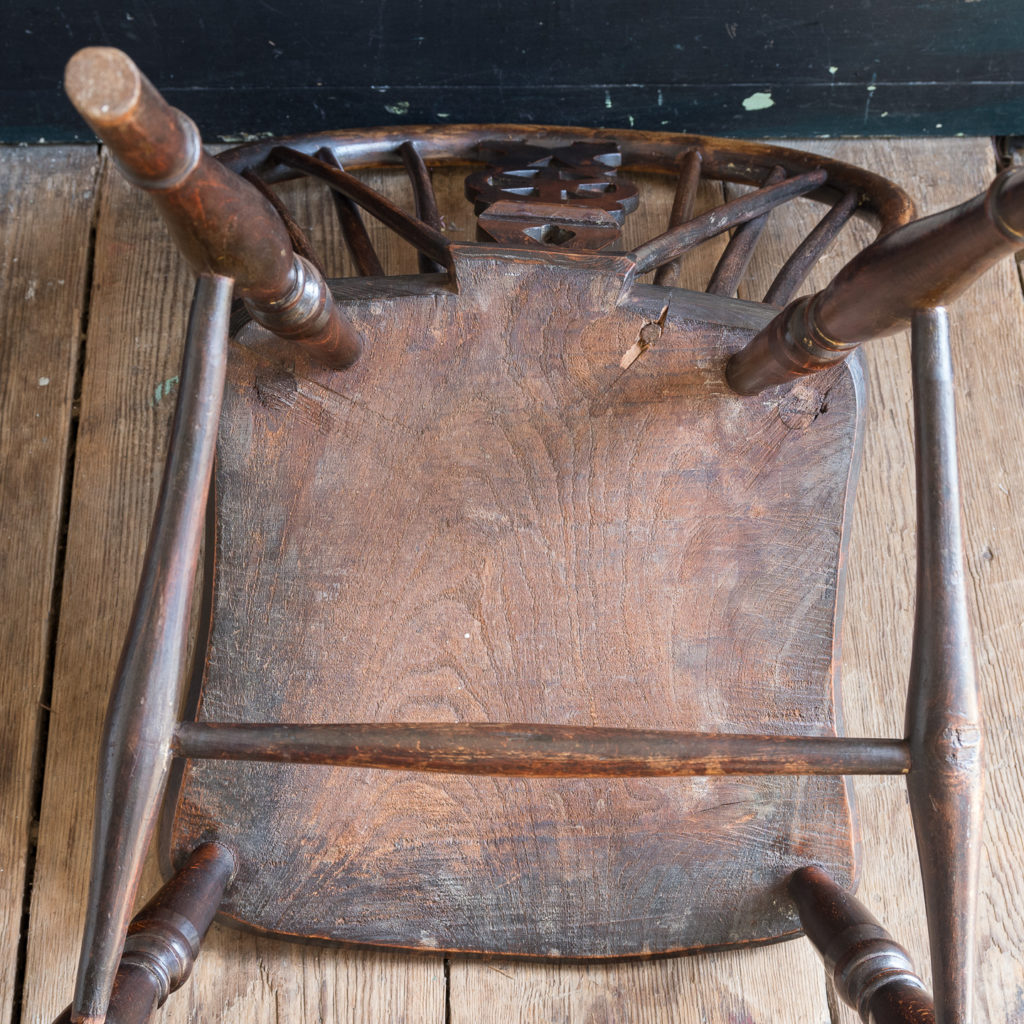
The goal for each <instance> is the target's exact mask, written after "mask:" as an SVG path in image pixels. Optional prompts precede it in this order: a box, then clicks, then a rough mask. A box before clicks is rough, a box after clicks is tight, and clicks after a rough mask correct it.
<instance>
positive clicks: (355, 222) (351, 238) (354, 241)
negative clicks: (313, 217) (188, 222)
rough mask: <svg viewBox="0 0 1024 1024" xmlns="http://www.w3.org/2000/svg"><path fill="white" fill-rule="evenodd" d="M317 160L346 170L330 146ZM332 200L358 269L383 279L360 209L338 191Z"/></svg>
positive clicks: (334, 191)
mask: <svg viewBox="0 0 1024 1024" xmlns="http://www.w3.org/2000/svg"><path fill="white" fill-rule="evenodd" d="M316 158H317V159H318V160H320V161H321V162H322V163H325V164H327V165H328V166H329V167H336V168H337V169H338V170H339V171H341V170H344V168H343V167H342V166H341V164H339V163H338V159H337V157H336V156H335V155H334V151H333V150H332V149H331V148H330V146H324V147H323V148H322V149H318V150H317V151H316ZM244 173H246V174H254V173H255V171H252V170H246V171H245V172H244ZM331 198H332V199H333V200H334V210H335V213H337V215H338V225H339V227H340V228H341V236H342V238H344V239H345V245H347V246H348V251H349V252H350V253H351V254H352V259H353V261H354V262H355V265H356V269H357V270H358V271H359V273H360V275H361V276H363V277H383V276H384V268H383V267H382V266H381V265H380V259H379V257H378V256H377V252H376V250H375V249H374V248H373V243H372V242H371V241H370V236H369V235H368V234H367V233H366V225H365V224H363V218H362V217H361V216H360V215H359V207H358V206H356V204H355V203H354V202H352V200H351V199H349V197H348V196H346V195H342V194H341V193H340V192H338V191H337V190H336V189H333V188H332V189H331Z"/></svg>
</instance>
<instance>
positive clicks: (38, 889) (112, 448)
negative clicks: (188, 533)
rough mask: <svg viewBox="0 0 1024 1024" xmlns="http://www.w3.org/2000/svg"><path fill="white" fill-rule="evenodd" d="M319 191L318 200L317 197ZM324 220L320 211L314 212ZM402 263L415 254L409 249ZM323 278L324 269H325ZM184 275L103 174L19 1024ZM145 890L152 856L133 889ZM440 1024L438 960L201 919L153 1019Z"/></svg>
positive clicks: (127, 591) (74, 897) (144, 484)
mask: <svg viewBox="0 0 1024 1024" xmlns="http://www.w3.org/2000/svg"><path fill="white" fill-rule="evenodd" d="M325 199H326V197H325ZM325 216H326V210H325ZM413 260H415V256H413ZM328 270H329V272H331V273H337V272H338V268H337V267H334V268H331V267H329V268H328ZM190 290H191V279H190V275H189V274H188V273H187V271H186V270H185V268H184V265H183V263H182V261H181V259H180V258H179V257H178V256H177V255H176V254H175V253H174V251H173V249H172V247H171V245H170V242H169V241H168V240H167V237H166V234H165V232H164V229H163V227H162V225H161V224H160V222H159V220H158V219H157V216H156V214H155V213H154V212H153V211H152V210H151V209H150V207H149V206H148V201H147V199H146V197H145V196H143V195H141V194H138V193H136V192H134V191H132V190H131V189H129V187H128V186H127V185H125V184H124V183H123V182H122V181H121V179H120V177H118V176H117V174H116V172H114V171H113V170H112V169H111V168H107V169H106V171H105V173H104V176H103V181H102V194H101V206H100V211H99V221H98V226H97V236H96V259H95V266H94V276H93V289H92V302H91V307H90V326H89V337H88V352H89V357H88V360H87V363H86V367H85V376H84V380H83V386H82V409H81V424H80V429H79V435H78V449H77V462H76V467H77V468H76V486H75V487H74V489H73V493H72V497H71V514H70V519H71V527H70V531H69V535H68V542H67V543H68V546H67V561H66V565H67V569H66V574H65V581H66V585H65V591H64V599H63V607H62V616H61V623H60V630H59V635H58V642H57V653H56V665H55V674H54V693H53V709H54V710H53V715H52V719H51V733H50V743H49V749H48V752H47V766H46V775H45V780H44V793H43V810H42V815H41V826H40V855H39V859H38V864H37V872H36V883H35V893H36V900H35V902H34V905H33V913H32V919H31V922H30V936H29V948H28V962H27V969H26V986H25V1001H24V1019H25V1020H32V1021H46V1020H49V1019H52V1017H53V1016H55V1015H56V1014H57V1013H58V1012H59V1011H60V1010H61V1009H62V1008H63V1006H64V1005H66V1004H67V1002H68V1000H69V999H70V996H71V992H72V989H73V984H74V973H75V968H76V964H77V957H78V943H79V940H80V935H81V926H82V920H83V908H84V892H85V886H86V881H87V878H88V869H89V846H90V842H91V835H92V815H93V792H94V786H95V771H96V752H97V749H98V743H99V736H100V731H101V725H102V720H103V714H104V709H105V705H106V700H107V695H108V692H109V688H110V685H111V680H112V678H113V673H114V669H115V666H116V662H117V658H118V655H119V652H120V646H121V643H122V640H123V636H124V631H125V629H126V626H127V621H128V616H129V614H130V611H131V603H132V600H133V598H134V593H135V588H136V584H137V580H138V573H139V570H140V566H141V559H142V554H143V549H144V546H145V543H146V537H147V534H148V530H149V524H150V519H151V516H152V513H153V508H154V504H155V501H156V496H157V490H158V487H159V481H160V474H161V471H162V464H163V458H164V452H165V447H166V443H167V437H168V433H169V429H170V423H171V416H172V412H173V406H174V399H175V395H176V384H177V375H178V369H179V360H180V354H181V345H182V341H183V339H184V330H185V319H186V315H187V310H188V296H189V292H190ZM158 884H159V879H158V874H157V871H156V868H155V861H154V862H152V863H151V864H150V866H149V869H148V871H147V876H146V879H145V880H144V882H143V885H142V888H141V893H140V897H141V898H144V897H146V896H148V895H149V894H150V893H152V892H153V891H154V890H155V889H156V887H157V885H158ZM232 1008H238V1009H239V1013H240V1014H241V1015H242V1016H244V1017H245V1018H246V1019H248V1020H253V1021H276V1020H278V1019H287V1020H290V1021H297V1022H298V1021H303V1020H314V1019H332V1020H334V1019H342V1020H351V1021H353V1022H357V1021H362V1020H367V1019H379V1020H424V1021H440V1020H441V1019H442V1018H443V1011H444V978H443V971H442V969H441V964H440V961H439V960H438V959H437V958H433V959H430V958H418V959H402V958H394V957H391V958H389V957H382V956H380V955H376V954H365V953H359V954H352V953H346V952H343V951H337V950H331V951H326V950H318V949H313V948H300V947H295V946H284V945H281V944H277V943H270V942H267V941H265V940H261V939H258V938H255V937H254V936H251V935H242V934H239V933H236V932H228V931H226V930H225V929H220V928H216V927H215V928H214V929H212V931H211V933H210V936H209V937H208V940H207V943H206V949H205V951H204V953H203V955H202V956H201V957H200V958H199V962H198V965H197V968H196V971H195V973H194V974H193V976H192V978H191V979H190V980H189V982H188V983H187V984H186V986H185V987H184V988H183V989H182V991H180V992H179V993H177V994H176V995H175V996H174V997H173V998H172V999H170V1000H169V1001H168V1003H167V1004H166V1007H165V1009H164V1011H163V1014H162V1017H161V1019H162V1020H164V1021H185V1020H189V1019H193V1017H194V1016H195V1015H198V1016H199V1017H200V1018H202V1019H207V1020H214V1019H220V1018H222V1016H224V1015H227V1016H231V1014H232Z"/></svg>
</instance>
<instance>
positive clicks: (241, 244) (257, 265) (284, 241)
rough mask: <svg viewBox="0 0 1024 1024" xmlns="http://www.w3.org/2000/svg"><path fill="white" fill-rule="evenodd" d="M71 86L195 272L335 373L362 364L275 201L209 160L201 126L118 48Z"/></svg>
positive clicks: (94, 56)
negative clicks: (230, 283)
mask: <svg viewBox="0 0 1024 1024" xmlns="http://www.w3.org/2000/svg"><path fill="white" fill-rule="evenodd" d="M64 85H65V89H66V91H67V94H68V96H69V98H70V99H71V102H72V103H73V104H74V105H75V107H76V108H77V109H78V112H79V113H80V114H81V115H82V117H83V118H84V119H85V120H86V122H87V123H88V124H89V126H90V127H91V128H92V130H93V131H94V132H95V133H96V134H97V135H98V136H99V137H100V139H102V141H103V142H104V143H106V145H107V146H108V147H109V149H110V151H111V153H112V154H113V156H114V158H115V160H116V161H117V164H118V166H119V168H120V169H121V172H122V173H123V174H124V176H125V178H127V180H128V181H130V182H131V183H132V184H133V185H135V186H137V187H138V188H141V189H144V190H145V191H147V192H148V193H149V194H150V196H151V197H152V199H153V201H154V203H155V204H156V206H157V209H158V210H159V211H160V213H161V215H162V216H163V218H164V220H165V221H166V222H167V226H168V228H169V230H170V233H171V236H172V237H173V238H174V240H175V242H176V243H177V245H178V247H179V248H180V249H181V251H182V253H183V254H184V256H185V259H186V260H188V262H189V264H190V265H191V267H192V269H193V270H195V272H196V273H198V274H216V275H218V276H221V277H230V278H232V279H233V280H234V282H235V289H236V292H237V293H238V294H239V295H240V296H241V297H242V298H243V299H244V300H245V304H246V306H247V308H248V309H249V312H250V313H251V314H252V317H253V319H255V320H256V321H258V322H259V323H261V324H262V325H263V326H264V327H266V328H267V329H268V330H270V331H272V332H273V333H274V334H276V335H278V336H279V337H281V338H285V339H288V340H291V341H294V342H296V343H298V344H300V345H302V346H303V347H305V348H307V349H308V350H309V351H310V352H311V354H313V355H314V356H316V357H317V358H318V359H320V360H321V361H322V362H324V363H326V364H327V365H330V366H334V367H343V366H348V365H349V364H350V363H352V362H353V361H354V360H355V359H356V358H357V356H358V355H359V340H358V338H357V337H356V336H355V334H354V333H353V332H352V330H351V328H350V327H349V326H348V325H347V324H346V323H345V321H344V320H343V319H342V316H341V313H340V312H339V310H338V307H337V306H336V305H335V302H334V300H333V298H332V297H331V294H330V290H329V289H328V287H327V283H326V281H325V280H324V278H323V277H322V276H321V274H320V273H319V271H318V270H317V269H316V268H315V267H314V266H313V265H312V264H311V263H310V262H309V261H308V260H305V259H303V258H302V257H301V256H299V255H297V254H296V253H295V252H294V251H293V249H292V244H291V240H290V238H289V236H288V229H287V227H286V225H285V224H284V222H283V221H282V220H281V218H280V217H279V216H278V214H277V212H276V211H275V210H274V208H273V206H272V205H271V204H270V202H269V201H268V200H267V199H266V197H264V196H263V195H261V194H260V192H259V191H258V190H257V189H256V188H254V187H253V186H252V185H251V184H250V183H249V182H247V181H245V180H244V179H243V178H241V177H240V176H239V175H237V174H235V173H234V171H231V170H228V168H226V167H224V165H223V164H221V163H220V162H219V161H217V160H215V159H214V158H213V157H211V156H209V155H208V154H207V153H205V152H204V151H203V147H202V140H201V139H200V137H199V131H198V129H197V128H196V126H195V124H194V123H193V122H192V121H191V120H190V119H189V118H188V117H187V116H186V115H185V114H183V113H182V112H181V111H180V110H176V109H175V108H174V107H172V106H170V105H169V104H168V103H167V102H166V101H165V100H164V98H163V97H162V96H161V95H160V94H159V93H158V92H157V91H156V89H155V88H154V87H153V85H152V84H151V83H150V81H149V80H148V79H147V78H146V77H145V76H144V75H143V74H142V72H140V71H139V69H138V68H137V67H136V66H135V64H134V63H133V62H132V60H131V58H129V57H128V56H127V55H126V54H124V53H122V52H121V51H120V50H115V49H112V48H110V47H98V46H97V47H88V48H87V49H84V50H80V51H79V52H78V53H76V54H75V56H74V57H72V58H71V60H70V62H69V63H68V66H67V71H66V73H65V79H64Z"/></svg>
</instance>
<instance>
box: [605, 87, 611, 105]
mask: <svg viewBox="0 0 1024 1024" xmlns="http://www.w3.org/2000/svg"><path fill="white" fill-rule="evenodd" d="M604 108H605V110H611V109H612V94H611V93H610V92H609V91H608V90H607V89H605V91H604Z"/></svg>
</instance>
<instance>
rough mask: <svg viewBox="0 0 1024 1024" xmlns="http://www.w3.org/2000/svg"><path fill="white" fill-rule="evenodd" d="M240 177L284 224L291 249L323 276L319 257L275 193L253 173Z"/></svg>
mask: <svg viewBox="0 0 1024 1024" xmlns="http://www.w3.org/2000/svg"><path fill="white" fill-rule="evenodd" d="M242 177H243V178H245V180H246V181H247V182H249V183H250V184H251V185H252V186H253V187H254V188H255V189H256V190H257V191H258V192H259V193H260V194H261V195H262V196H264V197H265V198H266V200H267V202H268V203H270V205H271V206H273V208H274V209H275V210H276V211H277V215H278V216H279V217H280V218H281V222H282V223H283V224H284V226H285V228H286V229H287V231H288V238H289V239H290V240H291V243H292V248H293V249H294V250H295V251H296V252H297V253H298V254H299V255H300V256H301V257H302V258H303V259H304V260H307V261H308V262H310V263H312V264H313V266H314V267H315V268H316V270H317V273H319V274H320V275H321V276H322V275H323V272H324V268H323V264H322V263H321V262H320V257H319V256H317V254H316V252H315V251H314V250H313V246H312V244H311V243H310V241H309V239H308V238H307V237H306V232H305V231H303V230H302V228H301V227H300V226H299V224H298V223H296V221H295V218H294V217H292V215H291V213H289V212H288V207H287V206H285V204H284V203H283V202H282V201H281V200H280V199H279V198H278V195H277V193H276V192H275V191H274V190H273V189H272V188H271V187H270V186H269V185H267V184H266V182H264V180H263V179H262V178H261V177H260V176H259V175H258V174H257V173H256V172H255V171H248V170H247V171H243V172H242Z"/></svg>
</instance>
